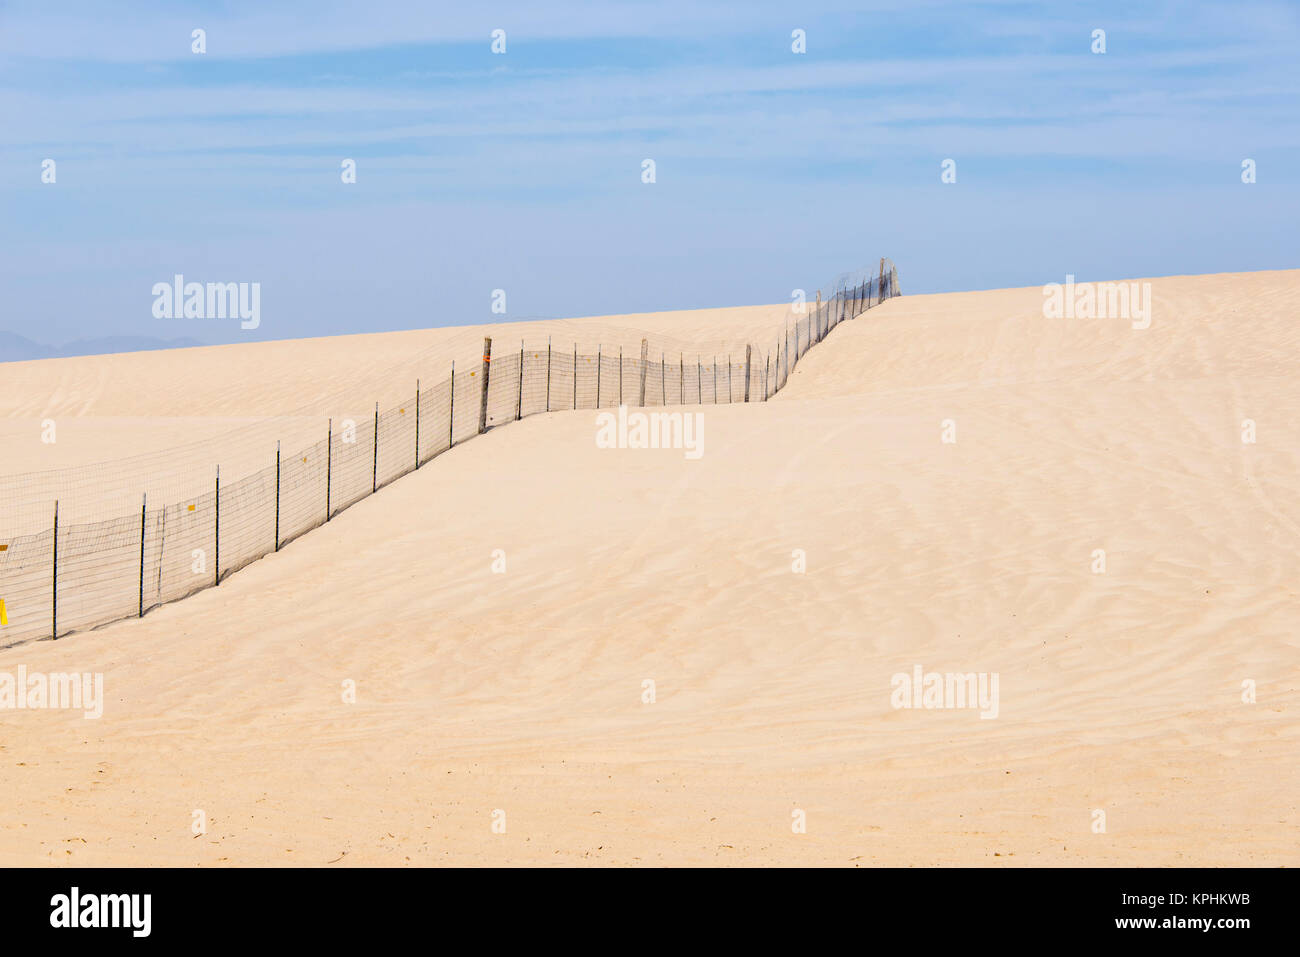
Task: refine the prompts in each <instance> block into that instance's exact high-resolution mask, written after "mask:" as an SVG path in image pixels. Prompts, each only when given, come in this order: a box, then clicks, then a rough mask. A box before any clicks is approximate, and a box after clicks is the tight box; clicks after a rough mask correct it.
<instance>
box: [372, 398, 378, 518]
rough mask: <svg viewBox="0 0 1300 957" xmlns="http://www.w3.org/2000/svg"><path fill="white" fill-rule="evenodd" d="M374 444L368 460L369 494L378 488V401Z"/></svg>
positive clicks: (376, 404)
mask: <svg viewBox="0 0 1300 957" xmlns="http://www.w3.org/2000/svg"><path fill="white" fill-rule="evenodd" d="M371 444H372V445H373V446H374V457H373V458H372V459H371V462H370V494H371V495H374V494H375V492H376V491H377V490H378V489H379V403H378V402H376V403H375V434H374V436H373V441H372V443H371Z"/></svg>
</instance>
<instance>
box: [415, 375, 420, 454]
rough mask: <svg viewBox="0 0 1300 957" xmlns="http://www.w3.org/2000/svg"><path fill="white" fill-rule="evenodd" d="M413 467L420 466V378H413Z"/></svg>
mask: <svg viewBox="0 0 1300 957" xmlns="http://www.w3.org/2000/svg"><path fill="white" fill-rule="evenodd" d="M415 467H416V468H417V469H418V468H419V467H420V380H419V379H418V378H417V379H416V380H415Z"/></svg>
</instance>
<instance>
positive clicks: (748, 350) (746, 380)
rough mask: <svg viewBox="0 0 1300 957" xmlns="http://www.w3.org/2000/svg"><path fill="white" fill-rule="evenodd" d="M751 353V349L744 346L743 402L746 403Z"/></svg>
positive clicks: (747, 399)
mask: <svg viewBox="0 0 1300 957" xmlns="http://www.w3.org/2000/svg"><path fill="white" fill-rule="evenodd" d="M751 351H752V347H751V346H750V345H748V344H747V345H746V346H745V401H746V402H748V401H749V363H750V354H751Z"/></svg>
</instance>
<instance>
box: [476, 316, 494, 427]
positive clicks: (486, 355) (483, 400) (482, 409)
mask: <svg viewBox="0 0 1300 957" xmlns="http://www.w3.org/2000/svg"><path fill="white" fill-rule="evenodd" d="M491 366H492V340H491V339H490V338H488V337H487V336H484V337H483V382H482V383H481V389H482V394H481V396H480V398H479V404H478V434H479V435H482V434H483V433H484V432H486V431H487V400H488V377H489V376H490V375H491V372H490V371H489V370H490V369H491Z"/></svg>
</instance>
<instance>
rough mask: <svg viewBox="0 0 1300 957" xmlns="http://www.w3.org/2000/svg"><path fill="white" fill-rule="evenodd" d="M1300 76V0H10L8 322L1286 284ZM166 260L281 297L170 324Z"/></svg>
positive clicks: (201, 275) (386, 318) (5, 196)
mask: <svg viewBox="0 0 1300 957" xmlns="http://www.w3.org/2000/svg"><path fill="white" fill-rule="evenodd" d="M195 28H202V29H203V30H205V31H206V42H207V52H206V53H204V54H202V55H200V54H195V53H193V52H192V51H191V31H192V30H194V29H195ZM494 29H502V30H505V31H506V53H505V54H504V55H495V54H493V53H492V51H491V49H490V44H491V33H492V31H493V30H494ZM795 29H802V30H804V31H805V32H806V36H807V53H806V54H802V55H799V54H795V53H793V52H792V51H791V31H793V30H795ZM1095 29H1103V30H1105V31H1106V47H1107V51H1106V53H1105V54H1103V55H1096V54H1093V53H1092V52H1090V46H1091V44H1092V32H1093V30H1095ZM1297 62H1300V5H1298V4H1296V3H1293V2H1292V3H1271V2H1259V3H1256V2H1250V0H1246V2H1243V3H1234V4H1229V5H1223V4H1208V3H1206V4H1202V3H1139V4H1134V3H1131V2H1128V3H1109V2H1088V3H1072V2H1056V3H1043V4H1027V3H1010V2H1007V3H1003V2H993V3H949V2H938V0H936V2H926V0H899V2H885V3H863V2H827V3H816V2H797V3H796V2H789V3H769V2H762V0H758V2H752V0H751V2H720V3H709V4H702V3H698V2H692V3H684V2H677V0H659V2H652V3H614V2H600V3H584V2H571V3H564V4H560V3H552V2H548V0H531V2H526V3H481V4H454V5H453V4H442V3H416V2H389V0H368V2H366V3H335V2H329V0H324V2H315V3H310V4H306V3H294V4H282V3H276V2H269V0H257V2H243V0H230V2H222V3H216V2H204V3H186V2H167V3H157V2H151V0H134V2H131V3H124V4H114V3H106V2H81V0H60V2H58V3H49V2H4V0H0V126H2V128H3V130H4V135H3V137H2V138H0V222H3V228H2V229H0V283H2V284H3V289H4V295H3V296H2V297H0V329H5V330H9V331H12V332H16V333H19V334H22V335H26V336H28V337H30V338H33V339H37V340H39V341H43V342H61V341H65V340H68V339H74V338H80V337H100V336H109V335H131V336H156V337H164V338H171V337H188V338H194V339H199V340H201V341H206V342H228V341H242V340H245V339H248V338H288V337H296V336H314V335H335V334H340V333H347V332H368V331H380V330H388V329H406V328H416V327H422V326H436V325H454V324H462V323H472V322H486V321H493V320H499V319H501V318H502V317H500V316H494V315H492V313H491V312H490V305H491V293H492V290H493V289H497V288H502V289H505V290H506V293H507V297H508V298H507V303H508V307H509V312H508V315H507V316H506V318H524V317H532V316H574V315H590V314H599V313H618V312H631V311H644V310H658V309H684V308H697V307H706V306H718V305H732V304H744V303H756V302H776V301H781V300H786V299H788V298H789V296H790V292H791V290H792V289H794V288H796V287H807V288H812V287H814V286H816V285H817V284H818V283H823V282H827V281H829V280H830V279H831V278H832V277H833V276H835V275H836V274H837V273H839V272H841V271H845V270H848V269H855V268H860V267H863V266H866V265H868V264H870V263H872V262H874V261H875V260H876V259H877V258H878V257H879V256H881V255H888V256H891V257H892V258H893V259H894V260H895V262H896V263H897V265H898V269H899V274H900V279H901V282H902V286H903V290H904V292H905V293H916V292H942V291H950V290H960V289H974V288H991V287H999V286H1012V285H1038V284H1042V283H1045V282H1049V281H1061V280H1062V279H1063V278H1064V276H1065V274H1066V273H1073V274H1075V275H1076V276H1077V277H1078V278H1079V279H1080V280H1087V279H1107V278H1125V277H1134V276H1149V275H1168V274H1180V273H1196V272H1218V271H1234V270H1248V269H1272V268H1291V267H1297V266H1300V239H1297V236H1300V230H1298V229H1297V214H1298V213H1300V175H1298V173H1297V170H1298V168H1300V68H1298V67H1297V65H1296V64H1297ZM47 158H52V159H54V160H55V161H56V163H57V182H56V183H54V184H52V185H51V184H43V183H41V181H40V176H41V163H42V160H44V159H47ZM345 158H351V159H354V160H356V162H357V182H356V183H355V184H349V185H345V184H343V183H342V182H341V179H340V163H341V162H342V161H343V159H345ZM646 158H651V159H653V160H654V161H655V163H656V175H657V181H656V182H655V183H654V184H644V183H642V182H641V163H642V160H643V159H646ZM948 158H951V159H953V160H955V161H956V164H957V182H956V183H952V184H945V183H942V182H941V181H940V171H941V170H940V164H941V163H942V162H943V160H945V159H948ZM1246 158H1250V159H1254V160H1255V161H1256V164H1257V177H1258V181H1257V182H1256V183H1254V184H1252V185H1245V184H1243V183H1242V182H1241V163H1242V161H1243V160H1244V159H1246ZM178 272H179V273H182V274H184V275H185V277H186V278H187V279H189V280H197V281H220V282H239V281H248V282H254V281H255V282H260V283H261V287H262V324H261V327H260V328H259V329H257V330H255V331H245V330H241V329H240V328H239V324H238V322H233V321H223V320H196V319H190V320H160V319H156V318H154V316H153V314H152V311H151V307H152V304H153V297H152V295H151V288H152V286H153V284H154V283H155V282H159V281H169V280H170V278H171V277H172V275H173V274H175V273H178Z"/></svg>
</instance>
